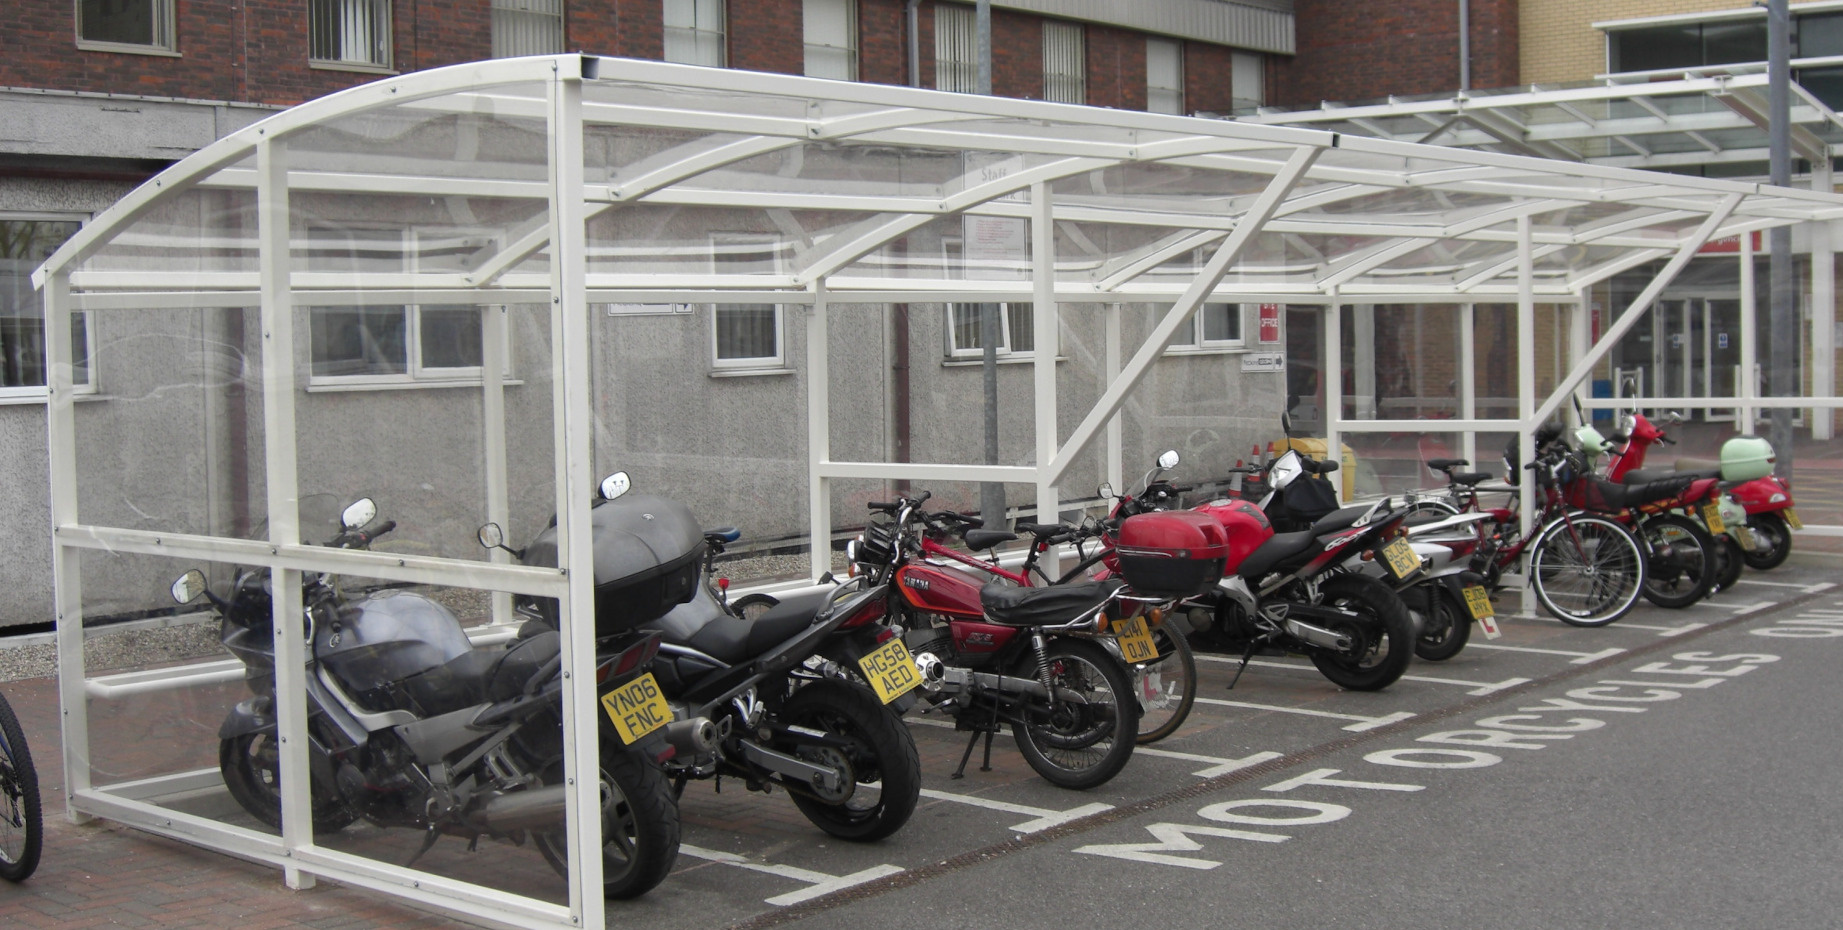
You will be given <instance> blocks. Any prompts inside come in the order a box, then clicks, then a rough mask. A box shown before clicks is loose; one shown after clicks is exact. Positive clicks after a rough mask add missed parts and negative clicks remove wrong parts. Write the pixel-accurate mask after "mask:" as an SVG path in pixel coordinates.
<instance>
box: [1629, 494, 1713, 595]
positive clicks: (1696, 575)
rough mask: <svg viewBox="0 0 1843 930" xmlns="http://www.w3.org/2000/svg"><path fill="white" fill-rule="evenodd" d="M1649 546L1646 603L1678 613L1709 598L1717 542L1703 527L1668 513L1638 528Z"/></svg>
mask: <svg viewBox="0 0 1843 930" xmlns="http://www.w3.org/2000/svg"><path fill="white" fill-rule="evenodd" d="M1639 529H1640V531H1641V532H1643V533H1644V534H1645V541H1646V542H1648V543H1649V544H1650V548H1651V553H1652V554H1651V558H1650V559H1649V560H1648V561H1647V562H1646V563H1645V600H1647V601H1650V602H1651V603H1653V604H1656V605H1657V606H1659V607H1667V608H1669V609H1671V610H1679V609H1681V608H1684V607H1688V606H1689V605H1691V604H1694V603H1696V602H1697V601H1699V600H1702V599H1703V598H1705V597H1708V596H1709V586H1710V585H1712V584H1714V583H1715V570H1716V567H1717V566H1716V559H1715V539H1714V538H1713V537H1711V536H1710V535H1709V531H1708V530H1705V529H1703V528H1702V524H1700V523H1697V522H1696V521H1695V520H1692V519H1690V518H1689V517H1686V516H1683V515H1682V514H1676V513H1666V514H1659V515H1657V516H1655V517H1648V518H1646V520H1645V522H1643V523H1641V524H1639Z"/></svg>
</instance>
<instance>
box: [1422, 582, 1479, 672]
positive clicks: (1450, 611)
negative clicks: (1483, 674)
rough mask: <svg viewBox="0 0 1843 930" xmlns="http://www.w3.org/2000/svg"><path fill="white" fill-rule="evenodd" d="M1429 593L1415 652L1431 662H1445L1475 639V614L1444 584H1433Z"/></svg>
mask: <svg viewBox="0 0 1843 930" xmlns="http://www.w3.org/2000/svg"><path fill="white" fill-rule="evenodd" d="M1431 587H1432V590H1430V591H1428V592H1427V600H1428V601H1429V602H1430V603H1429V604H1428V609H1427V618H1426V620H1425V621H1424V622H1423V623H1422V624H1421V635H1420V636H1419V637H1416V638H1415V640H1414V654H1415V655H1416V656H1419V657H1420V658H1423V659H1426V660H1427V661H1429V662H1444V661H1446V660H1447V659H1450V658H1452V657H1453V656H1456V655H1458V654H1459V650H1461V649H1464V648H1465V644H1466V642H1467V641H1469V640H1471V638H1472V613H1471V611H1468V610H1466V608H1465V605H1464V604H1461V603H1459V599H1458V598H1457V597H1454V596H1453V593H1452V592H1451V591H1448V590H1446V589H1445V588H1444V587H1441V586H1438V585H1433V586H1431Z"/></svg>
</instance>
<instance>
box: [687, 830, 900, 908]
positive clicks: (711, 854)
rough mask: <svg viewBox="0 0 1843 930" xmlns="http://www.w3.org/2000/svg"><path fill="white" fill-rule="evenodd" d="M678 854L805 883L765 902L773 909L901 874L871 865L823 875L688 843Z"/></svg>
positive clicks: (883, 866)
mask: <svg viewBox="0 0 1843 930" xmlns="http://www.w3.org/2000/svg"><path fill="white" fill-rule="evenodd" d="M678 851H679V852H681V853H683V854H685V855H687V856H690V857H692V858H693V859H703V860H706V861H708V862H720V863H722V864H724V865H733V866H735V867H736V868H739V869H747V870H749V871H751V872H760V873H762V874H764V875H773V876H775V877H777V878H786V879H791V880H793V881H796V882H805V883H806V884H807V887H805V888H802V889H801V890H799V891H790V892H788V893H787V894H783V895H775V896H774V897H772V898H767V899H765V900H766V901H767V902H768V903H769V904H773V905H775V906H777V907H786V906H788V905H790V904H799V903H800V902H802V901H809V900H811V899H813V898H817V897H819V896H820V895H822V894H829V893H831V892H834V891H837V890H839V889H840V888H850V887H851V886H853V885H862V884H863V883H865V882H868V881H874V880H876V879H879V878H883V877H885V876H888V875H895V874H896V873H898V872H901V871H902V867H901V866H894V865H874V866H871V867H870V868H868V869H865V870H863V871H861V872H853V873H851V874H850V875H827V874H826V873H824V872H815V871H813V870H811V869H802V868H800V867H798V866H791V865H775V864H773V863H769V862H756V861H754V860H751V859H748V858H746V857H743V856H738V855H736V854H735V853H726V852H719V851H718V850H715V849H703V848H701V847H697V846H692V845H690V844H688V843H681V844H680V845H679V847H678Z"/></svg>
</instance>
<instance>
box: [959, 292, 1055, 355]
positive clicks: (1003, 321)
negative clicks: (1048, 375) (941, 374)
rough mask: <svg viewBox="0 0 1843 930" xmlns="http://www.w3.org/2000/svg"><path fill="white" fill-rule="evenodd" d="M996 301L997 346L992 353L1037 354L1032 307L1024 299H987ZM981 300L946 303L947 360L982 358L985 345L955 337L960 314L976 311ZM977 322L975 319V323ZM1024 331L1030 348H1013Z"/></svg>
mask: <svg viewBox="0 0 1843 930" xmlns="http://www.w3.org/2000/svg"><path fill="white" fill-rule="evenodd" d="M991 303H996V304H998V311H999V313H998V345H997V347H996V349H997V351H995V352H994V353H993V354H994V355H996V356H998V357H999V358H1000V359H1001V360H1003V359H1018V360H1022V359H1030V358H1035V357H1036V355H1037V351H1036V346H1037V339H1036V329H1035V326H1036V317H1035V316H1033V315H1032V313H1033V307H1032V304H1031V303H1030V302H1028V301H1003V300H1001V301H991ZM984 305H985V304H983V303H952V304H948V305H947V358H948V359H949V360H950V361H965V360H968V359H975V360H976V359H981V358H984V357H985V347H984V346H981V345H979V344H978V343H976V342H974V343H968V344H962V343H961V342H960V339H959V335H960V327H959V326H958V325H956V323H957V322H958V318H959V316H960V315H961V314H963V313H968V312H973V313H977V312H978V310H979V308H980V307H982V306H984ZM980 322H981V321H977V320H975V325H980ZM1022 331H1028V333H1029V336H1030V348H1027V349H1018V348H1013V346H1015V345H1016V344H1017V342H1018V341H1019V340H1018V339H1017V338H1016V337H1017V336H1018V335H1021V334H1022Z"/></svg>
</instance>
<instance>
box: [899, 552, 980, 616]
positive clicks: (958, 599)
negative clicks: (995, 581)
mask: <svg viewBox="0 0 1843 930" xmlns="http://www.w3.org/2000/svg"><path fill="white" fill-rule="evenodd" d="M990 580H992V579H991V578H990V577H987V576H975V575H973V574H972V573H970V572H964V571H961V570H959V569H957V568H948V567H946V566H942V565H929V564H926V563H922V564H909V565H904V566H902V567H901V568H898V569H896V590H897V591H900V592H902V599H903V601H904V602H906V603H907V604H908V605H909V606H910V607H912V608H914V609H916V610H921V611H927V612H929V613H937V614H946V615H948V616H950V617H956V618H957V617H970V618H972V619H975V620H977V619H979V618H981V617H984V616H985V609H984V608H983V607H981V606H980V605H979V588H980V586H982V585H984V584H985V583H986V582H988V581H990Z"/></svg>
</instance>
